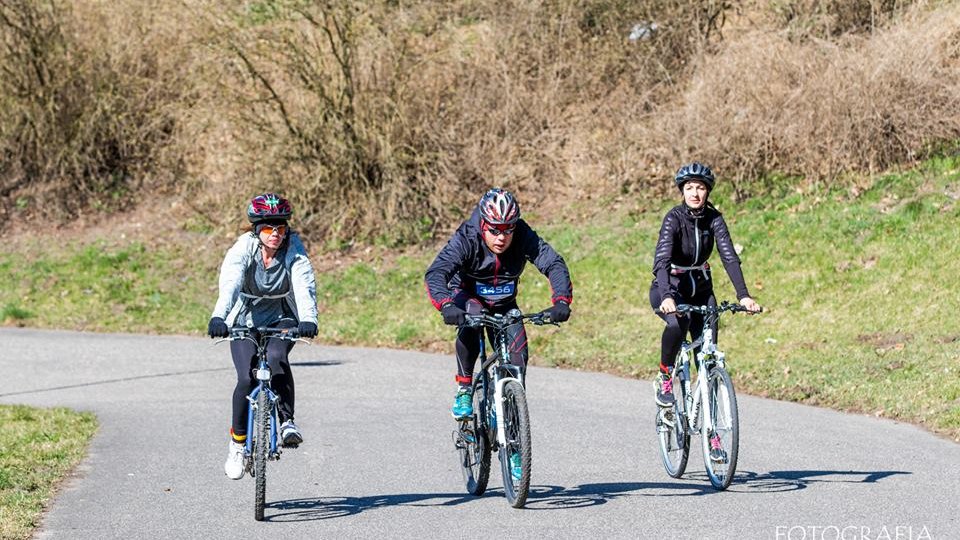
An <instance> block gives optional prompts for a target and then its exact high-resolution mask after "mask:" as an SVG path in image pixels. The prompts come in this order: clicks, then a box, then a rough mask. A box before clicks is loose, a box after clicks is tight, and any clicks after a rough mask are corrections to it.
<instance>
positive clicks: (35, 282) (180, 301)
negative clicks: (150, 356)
mask: <svg viewBox="0 0 960 540" xmlns="http://www.w3.org/2000/svg"><path fill="white" fill-rule="evenodd" d="M225 251H226V248H224V249H223V252H225ZM25 253H27V254H32V255H25ZM201 253H202V251H201V250H192V251H191V250H189V249H186V248H171V247H164V248H161V249H148V248H146V247H145V246H144V245H143V244H141V243H130V244H125V245H124V244H108V243H107V242H105V241H96V242H93V243H86V244H84V243H81V242H66V243H58V242H57V240H56V239H55V238H42V237H40V238H34V239H31V240H29V241H27V242H26V246H25V248H24V249H22V250H21V251H20V252H16V253H9V252H8V253H7V254H4V255H0V276H3V278H4V284H3V285H2V286H0V306H3V307H2V309H0V320H2V321H6V324H18V325H30V326H41V327H56V328H75V329H81V330H103V331H126V332H147V333H170V332H189V331H192V330H194V329H196V328H199V327H200V326H201V325H203V326H204V327H205V326H206V319H207V314H208V313H209V311H210V309H211V308H212V305H208V303H209V301H208V299H209V298H210V297H211V295H212V294H215V289H216V282H215V278H214V281H210V278H209V275H210V273H213V272H216V266H215V265H218V264H219V262H218V261H214V262H211V260H212V259H215V258H217V257H221V256H222V253H218V254H217V255H216V256H211V257H206V258H205V257H203V256H201ZM203 265H206V266H203ZM198 266H199V270H200V273H199V274H198V272H197V267H198Z"/></svg>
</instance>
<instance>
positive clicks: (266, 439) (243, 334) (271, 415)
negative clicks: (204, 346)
mask: <svg viewBox="0 0 960 540" xmlns="http://www.w3.org/2000/svg"><path fill="white" fill-rule="evenodd" d="M271 338H273V339H282V340H285V341H302V342H304V343H310V342H309V341H307V340H305V339H302V338H300V334H299V333H298V332H297V329H296V328H270V327H260V328H256V329H252V328H246V327H236V328H232V329H231V330H230V337H229V338H224V339H221V340H218V341H217V343H221V342H224V341H235V340H242V339H246V340H249V341H251V342H253V343H254V344H256V346H257V367H256V369H254V370H253V371H254V376H255V378H256V380H257V385H256V386H255V387H254V388H253V390H252V391H251V392H250V395H248V396H247V401H249V402H250V407H249V409H248V410H247V442H246V446H245V447H244V449H243V468H244V470H245V471H246V472H248V473H249V474H250V476H252V477H253V478H254V479H255V480H256V496H255V497H254V506H253V508H254V519H256V520H257V521H263V505H264V501H265V498H266V492H267V460H278V459H280V448H279V445H278V444H277V430H278V428H279V426H280V423H279V419H278V418H277V405H278V403H279V402H280V396H278V395H277V394H276V393H274V391H273V389H272V388H270V380H271V379H272V378H273V373H271V371H270V365H269V364H268V363H267V342H268V341H269V340H270V339H271Z"/></svg>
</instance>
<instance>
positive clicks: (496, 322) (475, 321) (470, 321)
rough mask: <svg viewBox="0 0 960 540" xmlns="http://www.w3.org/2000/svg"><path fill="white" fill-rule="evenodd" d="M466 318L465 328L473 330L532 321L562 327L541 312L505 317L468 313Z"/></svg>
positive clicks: (503, 326) (538, 324) (507, 315)
mask: <svg viewBox="0 0 960 540" xmlns="http://www.w3.org/2000/svg"><path fill="white" fill-rule="evenodd" d="M464 318H465V320H466V321H467V322H466V324H464V326H470V327H472V328H478V327H481V326H487V327H489V328H497V329H502V328H506V327H508V326H510V325H512V324H516V323H518V322H520V321H523V320H527V321H530V322H532V323H533V324H535V325H537V326H542V325H545V324H551V325H553V326H560V323H558V322H554V321H552V320H550V314H549V313H547V312H546V311H540V312H538V313H534V314H532V315H521V314H520V313H519V311H518V312H517V313H516V314H511V313H509V312H508V313H506V314H504V315H500V314H499V313H498V314H495V315H490V314H488V313H483V314H481V315H470V314H469V313H468V314H466V315H464Z"/></svg>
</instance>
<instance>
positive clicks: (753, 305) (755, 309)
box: [740, 296, 760, 313]
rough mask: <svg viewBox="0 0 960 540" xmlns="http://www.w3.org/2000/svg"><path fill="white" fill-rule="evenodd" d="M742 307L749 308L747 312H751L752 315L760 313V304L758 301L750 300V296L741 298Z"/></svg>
mask: <svg viewBox="0 0 960 540" xmlns="http://www.w3.org/2000/svg"><path fill="white" fill-rule="evenodd" d="M740 305H741V306H743V307H745V308H747V310H749V311H751V312H752V313H760V304H758V303H757V301H756V300H754V299H753V298H750V297H749V296H745V297H743V298H741V299H740Z"/></svg>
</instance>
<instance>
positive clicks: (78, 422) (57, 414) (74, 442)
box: [0, 405, 97, 539]
mask: <svg viewBox="0 0 960 540" xmlns="http://www.w3.org/2000/svg"><path fill="white" fill-rule="evenodd" d="M0 426H3V429H0V538H10V539H19V538H24V539H25V538H30V537H31V535H32V533H33V529H34V528H35V527H37V526H38V525H39V524H40V515H41V512H42V511H43V508H44V505H45V504H46V503H47V502H48V501H49V500H50V497H51V496H52V495H53V493H54V490H55V488H56V486H57V484H58V483H59V482H60V480H61V479H62V478H63V477H64V476H65V475H66V474H67V473H68V472H69V471H70V470H71V469H73V468H74V467H75V466H76V465H77V463H78V462H79V461H80V459H81V458H82V457H83V455H84V453H85V452H86V448H87V443H88V442H89V441H90V438H91V437H92V436H93V433H94V431H96V429H97V421H96V418H95V417H94V416H93V415H92V414H90V413H77V412H74V411H70V410H68V409H60V408H58V409H35V408H32V407H25V406H22V405H0Z"/></svg>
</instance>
